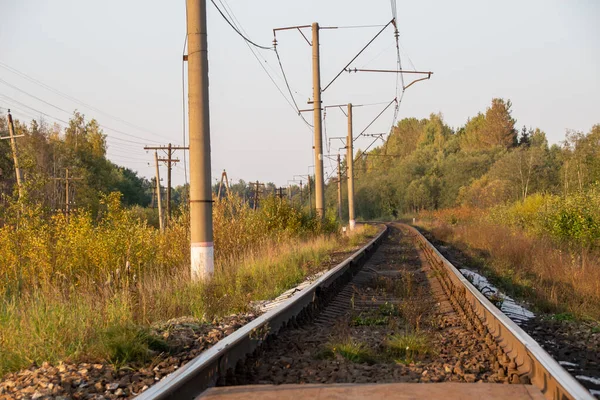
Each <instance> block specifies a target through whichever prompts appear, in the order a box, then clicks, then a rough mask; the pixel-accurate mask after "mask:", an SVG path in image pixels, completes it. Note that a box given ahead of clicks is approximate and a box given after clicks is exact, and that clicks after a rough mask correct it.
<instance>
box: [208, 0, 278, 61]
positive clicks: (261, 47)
mask: <svg viewBox="0 0 600 400" xmlns="http://www.w3.org/2000/svg"><path fill="white" fill-rule="evenodd" d="M210 2H211V3H212V4H213V6H215V8H216V9H217V11H218V12H219V14H221V17H223V19H224V20H225V21H226V22H227V23H228V24H229V26H230V27H231V29H233V30H234V31H235V32H236V33H237V34H238V35H240V36H241V37H242V38H243V39H244V40H245V41H246V42H247V43H250V44H251V45H253V46H255V47H258V48H259V49H264V50H272V48H271V47H267V46H261V45H259V44H256V43H254V42H253V41H252V40H250V39H248V38H247V37H246V36H245V35H244V34H243V33H242V32H240V31H239V30H238V29H237V28H236V27H235V26H234V25H233V23H232V22H231V21H229V19H227V17H226V16H225V14H223V11H221V9H220V8H219V6H217V3H215V1H214V0H210Z"/></svg>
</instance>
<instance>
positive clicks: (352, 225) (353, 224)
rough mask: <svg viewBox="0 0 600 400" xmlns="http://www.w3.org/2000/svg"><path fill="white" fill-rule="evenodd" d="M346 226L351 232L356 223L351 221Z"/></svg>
mask: <svg viewBox="0 0 600 400" xmlns="http://www.w3.org/2000/svg"><path fill="white" fill-rule="evenodd" d="M348 225H350V230H351V231H353V230H354V228H355V227H356V221H355V220H353V219H351V220H350V221H349V223H348Z"/></svg>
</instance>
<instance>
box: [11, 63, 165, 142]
mask: <svg viewBox="0 0 600 400" xmlns="http://www.w3.org/2000/svg"><path fill="white" fill-rule="evenodd" d="M0 67H2V68H4V69H6V70H8V71H10V72H12V73H14V74H16V75H19V76H21V77H22V78H25V79H27V80H29V81H30V82H33V83H35V84H37V85H39V86H42V87H43V88H45V89H46V90H49V91H51V92H53V93H55V94H57V95H59V96H61V97H63V98H65V99H67V100H70V101H73V102H75V103H78V104H80V105H82V106H84V107H87V108H88V109H90V110H93V111H96V112H98V113H101V114H104V115H106V116H108V117H110V118H112V119H114V120H116V121H119V122H121V123H123V124H125V125H128V126H130V127H132V128H135V129H138V130H140V131H142V132H146V133H150V134H153V135H155V136H160V137H162V138H164V135H160V134H158V133H155V132H152V131H149V130H147V129H145V128H142V127H140V126H137V125H135V124H132V123H131V122H128V121H126V120H124V119H122V118H119V117H116V116H114V115H112V114H110V113H107V112H105V111H102V110H100V109H99V108H97V107H94V106H92V105H90V104H87V103H85V102H83V101H82V100H79V99H77V98H76V97H73V96H70V95H68V94H66V93H63V92H61V91H60V90H58V89H55V88H53V87H52V86H50V85H47V84H46V83H44V82H42V81H40V80H38V79H35V78H33V77H31V76H29V75H27V74H25V73H24V72H21V71H19V70H17V69H15V68H13V67H11V66H9V65H7V64H5V63H3V62H0Z"/></svg>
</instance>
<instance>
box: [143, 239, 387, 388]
mask: <svg viewBox="0 0 600 400" xmlns="http://www.w3.org/2000/svg"><path fill="white" fill-rule="evenodd" d="M387 231H388V228H387V227H385V228H384V229H383V230H382V231H381V232H380V233H379V234H378V235H377V236H376V237H375V238H374V239H373V240H371V241H370V242H369V243H368V244H366V245H365V246H364V247H362V248H361V249H359V250H358V251H356V252H355V253H354V254H352V255H351V256H350V257H348V258H347V259H346V260H344V261H343V262H342V263H340V264H338V265H337V266H335V267H334V268H332V269H330V270H329V271H327V272H326V273H325V274H323V275H322V276H321V277H320V278H319V279H317V280H316V281H315V282H313V283H312V284H310V285H309V286H308V287H306V288H305V289H304V290H302V291H300V292H298V293H296V294H295V295H293V296H292V297H291V298H289V299H288V300H286V301H285V302H283V303H282V304H281V305H279V306H278V307H276V308H274V309H273V310H271V311H268V312H266V313H265V314H263V315H261V316H259V317H258V318H256V319H255V320H253V321H251V322H249V323H248V324H246V325H244V326H242V327H241V328H239V329H238V330H237V331H235V332H234V333H232V334H231V335H229V336H227V337H226V338H224V339H222V340H220V341H219V342H217V343H216V344H215V345H214V346H212V347H211V348H210V349H208V350H206V351H204V352H203V353H201V354H200V355H199V356H198V357H196V358H194V359H193V360H191V361H190V362H189V363H187V364H186V365H185V366H183V367H182V368H181V369H179V370H177V371H175V372H173V373H172V374H170V375H167V376H166V377H165V378H164V379H162V380H161V381H159V382H157V383H156V384H154V385H153V386H151V387H150V388H149V389H148V390H146V391H145V392H143V393H141V394H140V395H138V396H137V397H136V399H138V400H150V399H193V398H195V397H196V396H198V395H199V394H200V393H201V392H202V391H203V390H205V389H206V388H208V387H211V386H214V385H215V384H216V382H217V380H218V379H219V377H220V376H223V375H224V374H225V373H227V371H228V370H229V369H230V368H235V366H236V364H237V362H238V361H241V360H243V359H245V357H246V356H247V355H248V354H251V353H252V352H253V351H254V350H255V349H256V348H257V347H258V346H260V345H261V344H262V343H263V342H264V340H266V338H267V337H268V336H269V335H272V334H277V332H278V331H279V330H280V329H281V328H283V327H285V326H286V325H287V324H290V323H291V324H295V322H296V318H298V317H301V314H302V313H303V312H305V311H310V310H311V309H312V310H314V309H316V308H317V307H318V304H319V302H320V301H321V300H323V297H324V295H325V293H326V292H327V291H328V289H329V288H331V287H333V285H335V284H337V283H338V280H339V278H341V277H343V276H347V275H348V274H351V273H352V272H353V269H354V268H353V267H357V266H358V265H359V262H360V261H361V259H363V257H364V256H365V255H370V253H371V252H373V251H374V250H375V248H376V246H377V245H378V244H379V243H380V242H381V240H382V239H383V238H384V237H385V234H386V233H387Z"/></svg>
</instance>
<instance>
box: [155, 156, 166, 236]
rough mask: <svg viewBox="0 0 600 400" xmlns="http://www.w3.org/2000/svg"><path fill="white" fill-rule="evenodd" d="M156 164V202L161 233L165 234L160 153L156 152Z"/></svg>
mask: <svg viewBox="0 0 600 400" xmlns="http://www.w3.org/2000/svg"><path fill="white" fill-rule="evenodd" d="M154 163H155V165H156V202H157V203H158V225H159V227H160V231H161V232H164V231H165V227H164V224H163V212H162V201H161V196H160V171H159V169H158V152H157V151H156V150H155V151H154Z"/></svg>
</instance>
